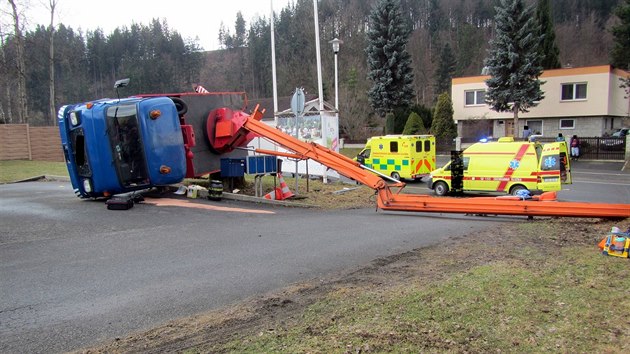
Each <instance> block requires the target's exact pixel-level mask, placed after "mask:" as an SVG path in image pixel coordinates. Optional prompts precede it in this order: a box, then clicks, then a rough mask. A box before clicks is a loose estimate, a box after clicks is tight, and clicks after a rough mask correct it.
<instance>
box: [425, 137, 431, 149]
mask: <svg viewBox="0 0 630 354" xmlns="http://www.w3.org/2000/svg"><path fill="white" fill-rule="evenodd" d="M424 151H426V152H429V151H431V141H430V140H425V141H424Z"/></svg>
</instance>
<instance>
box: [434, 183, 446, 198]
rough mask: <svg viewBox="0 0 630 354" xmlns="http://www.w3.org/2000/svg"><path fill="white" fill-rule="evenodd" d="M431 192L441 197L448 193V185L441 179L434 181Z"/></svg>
mask: <svg viewBox="0 0 630 354" xmlns="http://www.w3.org/2000/svg"><path fill="white" fill-rule="evenodd" d="M433 192H434V193H435V195H437V196H440V197H443V196H445V195H446V194H447V193H448V186H447V185H446V183H444V182H442V181H440V182H435V184H434V185H433Z"/></svg>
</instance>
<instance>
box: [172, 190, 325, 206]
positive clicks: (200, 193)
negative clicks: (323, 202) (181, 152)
mask: <svg viewBox="0 0 630 354" xmlns="http://www.w3.org/2000/svg"><path fill="white" fill-rule="evenodd" d="M177 186H178V187H179V185H177ZM197 195H198V197H197V198H196V199H208V190H207V189H206V188H203V189H200V190H199V191H198V192H197ZM221 197H222V198H224V199H229V200H238V201H242V202H249V203H258V204H269V205H280V206H286V207H296V208H317V207H316V206H314V205H309V204H304V203H296V202H289V201H283V200H272V199H265V198H261V197H254V196H250V195H243V194H235V193H229V192H223V193H222V194H221ZM190 199H195V198H190Z"/></svg>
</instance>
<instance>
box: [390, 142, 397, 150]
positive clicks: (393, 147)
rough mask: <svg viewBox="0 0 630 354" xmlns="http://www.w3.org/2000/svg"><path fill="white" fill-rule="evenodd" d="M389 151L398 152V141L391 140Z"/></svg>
mask: <svg viewBox="0 0 630 354" xmlns="http://www.w3.org/2000/svg"><path fill="white" fill-rule="evenodd" d="M389 152H398V142H397V141H390V142H389Z"/></svg>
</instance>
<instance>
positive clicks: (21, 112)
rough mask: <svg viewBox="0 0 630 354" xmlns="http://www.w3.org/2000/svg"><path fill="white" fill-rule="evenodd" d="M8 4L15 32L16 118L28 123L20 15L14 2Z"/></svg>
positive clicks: (12, 0) (11, 0)
mask: <svg viewBox="0 0 630 354" xmlns="http://www.w3.org/2000/svg"><path fill="white" fill-rule="evenodd" d="M9 4H11V10H12V14H11V16H12V17H13V27H14V31H15V52H16V67H17V74H18V82H17V86H18V87H17V94H18V107H17V117H18V123H28V118H27V116H28V104H27V97H26V64H25V61H24V36H23V34H22V25H21V24H20V19H21V17H22V15H21V14H20V13H19V12H18V8H17V6H16V4H15V0H9Z"/></svg>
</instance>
